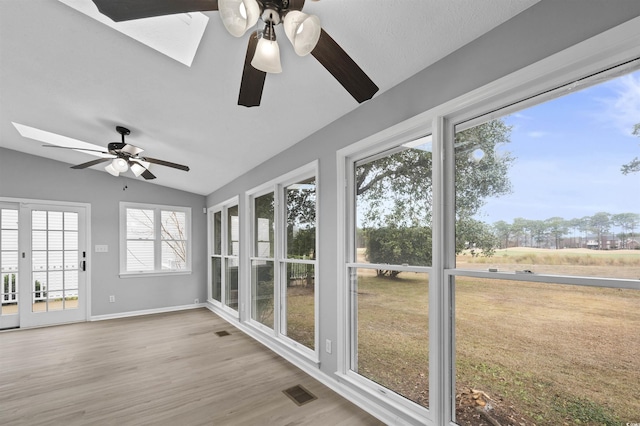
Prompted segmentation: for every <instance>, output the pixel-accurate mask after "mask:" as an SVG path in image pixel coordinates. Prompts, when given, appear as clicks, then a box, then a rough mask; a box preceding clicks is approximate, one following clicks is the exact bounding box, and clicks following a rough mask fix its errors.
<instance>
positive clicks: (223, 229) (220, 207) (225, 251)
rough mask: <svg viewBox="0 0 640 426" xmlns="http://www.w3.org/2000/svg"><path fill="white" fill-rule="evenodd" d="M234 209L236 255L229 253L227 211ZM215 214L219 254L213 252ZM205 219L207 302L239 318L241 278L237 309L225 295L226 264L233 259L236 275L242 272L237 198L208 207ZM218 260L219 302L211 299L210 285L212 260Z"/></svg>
mask: <svg viewBox="0 0 640 426" xmlns="http://www.w3.org/2000/svg"><path fill="white" fill-rule="evenodd" d="M234 207H236V208H237V209H238V233H239V235H238V254H237V255H233V254H230V253H229V242H230V240H229V235H228V234H229V223H228V221H229V220H228V217H229V209H231V208H234ZM217 213H220V215H221V222H220V253H216V252H215V244H216V239H217V238H216V234H215V226H213V223H214V218H215V215H216V214H217ZM207 217H208V227H209V228H208V238H207V241H208V259H209V262H208V263H209V266H208V268H207V269H208V278H209V279H208V284H207V301H208V302H209V303H211V304H213V305H214V306H216V307H219V308H221V309H223V310H224V311H225V312H227V313H229V314H230V315H232V316H233V317H235V318H236V319H237V318H239V317H240V316H239V312H240V311H241V306H242V300H243V299H242V283H241V277H240V275H238V309H237V310H236V309H233V308H232V307H230V306H228V305H227V303H226V299H227V297H226V296H227V295H226V287H227V285H226V284H227V276H226V266H225V265H226V262H227V261H228V260H229V259H235V260H236V261H237V262H238V274H240V271H241V270H242V263H243V262H242V260H241V259H242V257H241V253H242V250H243V248H242V245H243V243H244V241H243V240H242V229H241V228H242V211H241V209H240V204H239V197H237V196H236V197H233V198H230V199H228V200H226V201H224V202H222V203H219V204H216V205H215V206H213V207H209V208H208V209H207ZM214 258H216V259H220V268H221V272H220V274H221V276H220V301H218V300H216V299H214V298H213V295H212V290H211V283H212V280H213V270H212V269H213V268H212V266H211V260H212V259H214Z"/></svg>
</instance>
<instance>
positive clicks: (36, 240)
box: [31, 231, 47, 250]
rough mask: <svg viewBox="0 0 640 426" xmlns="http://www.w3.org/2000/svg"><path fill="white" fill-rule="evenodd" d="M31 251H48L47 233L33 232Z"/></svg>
mask: <svg viewBox="0 0 640 426" xmlns="http://www.w3.org/2000/svg"><path fill="white" fill-rule="evenodd" d="M31 249H32V250H46V249H47V231H32V232H31Z"/></svg>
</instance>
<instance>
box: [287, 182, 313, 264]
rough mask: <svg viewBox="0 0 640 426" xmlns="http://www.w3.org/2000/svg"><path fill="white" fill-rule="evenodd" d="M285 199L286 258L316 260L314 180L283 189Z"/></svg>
mask: <svg viewBox="0 0 640 426" xmlns="http://www.w3.org/2000/svg"><path fill="white" fill-rule="evenodd" d="M285 193H286V198H287V258H289V259H315V258H316V180H315V178H311V179H307V180H305V181H302V182H298V183H296V184H293V185H289V186H288V187H286V188H285Z"/></svg>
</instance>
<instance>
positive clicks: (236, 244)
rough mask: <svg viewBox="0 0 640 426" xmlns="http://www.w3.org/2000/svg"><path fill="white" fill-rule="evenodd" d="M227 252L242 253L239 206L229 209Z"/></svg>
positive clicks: (230, 253)
mask: <svg viewBox="0 0 640 426" xmlns="http://www.w3.org/2000/svg"><path fill="white" fill-rule="evenodd" d="M227 254H228V255H230V256H238V255H239V254H240V221H239V220H238V206H233V207H229V208H228V209H227Z"/></svg>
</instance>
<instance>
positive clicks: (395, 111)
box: [207, 0, 640, 375]
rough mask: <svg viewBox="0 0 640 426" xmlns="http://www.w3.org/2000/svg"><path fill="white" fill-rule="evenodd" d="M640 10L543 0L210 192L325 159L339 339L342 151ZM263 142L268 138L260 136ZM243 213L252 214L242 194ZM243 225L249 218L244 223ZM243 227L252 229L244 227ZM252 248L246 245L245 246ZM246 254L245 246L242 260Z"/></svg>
mask: <svg viewBox="0 0 640 426" xmlns="http://www.w3.org/2000/svg"><path fill="white" fill-rule="evenodd" d="M639 15H640V1H637V0H611V1H604V0H542V1H541V2H540V3H538V4H536V5H534V6H533V7H531V8H529V9H527V10H525V11H524V12H523V13H521V14H519V15H518V16H516V17H514V18H513V19H511V20H510V21H508V22H506V23H504V24H502V25H501V26H499V27H497V28H495V29H494V30H493V31H491V32H489V33H487V34H485V35H484V36H482V37H480V38H478V39H476V40H475V41H473V42H471V43H469V44H468V45H466V46H464V47H463V48H461V49H460V50H458V51H456V52H454V53H453V54H451V55H449V56H447V57H445V58H444V59H442V60H441V61H439V62H437V63H435V64H434V65H432V66H430V67H428V68H426V69H424V70H423V71H421V72H419V73H418V74H416V75H414V76H413V77H411V78H410V79H408V80H406V81H404V82H402V83H401V84H399V85H398V86H396V87H394V88H392V89H391V90H389V91H387V92H385V93H382V94H380V95H378V96H376V97H375V98H374V99H372V100H371V101H369V102H367V103H365V104H363V105H362V106H361V107H359V108H357V109H356V110H354V111H353V112H351V113H350V114H348V115H346V116H344V117H342V118H340V119H338V120H336V121H335V122H333V123H331V124H330V125H328V126H326V127H325V128H323V129H321V130H319V131H318V132H316V133H314V134H312V135H311V136H309V137H307V138H306V139H304V140H302V141H301V142H299V143H298V144H297V145H295V146H293V147H292V148H290V149H288V150H286V151H284V152H282V153H281V154H279V155H278V156H276V157H274V158H271V159H270V160H268V161H266V162H264V163H263V164H261V165H260V166H258V167H256V168H255V169H254V170H252V171H251V172H249V173H247V174H245V175H243V176H241V177H239V178H238V179H236V180H234V181H233V182H231V183H229V184H228V185H226V186H224V187H222V188H221V189H219V190H218V191H216V192H214V193H212V194H210V195H209V196H207V205H208V206H212V205H215V204H218V203H220V202H222V201H225V200H227V199H229V198H231V197H233V196H235V195H242V194H243V193H244V192H245V191H246V190H248V189H250V188H252V187H255V186H258V185H259V184H261V183H263V182H265V181H269V180H271V179H274V178H277V177H278V176H280V175H282V174H284V173H286V172H288V171H290V170H293V169H295V168H296V167H299V166H301V165H304V164H307V163H309V162H310V161H313V160H315V159H318V160H319V165H320V166H319V193H318V200H319V215H318V220H319V223H318V227H319V229H320V232H321V238H320V247H319V253H318V261H319V266H318V268H319V274H320V282H319V285H318V286H317V289H318V291H319V295H320V326H319V331H320V342H321V345H320V347H321V348H324V343H323V342H324V341H325V339H331V340H332V341H333V342H334V345H335V344H337V343H338V342H337V335H338V331H337V330H338V324H337V320H336V318H337V311H336V300H337V299H336V292H337V284H336V282H335V281H336V280H335V277H336V270H337V268H338V266H339V265H337V263H336V262H337V259H336V255H335V253H336V252H337V250H338V245H339V244H343V243H344V242H343V241H336V240H335V238H332V236H334V235H336V233H337V230H336V229H337V228H336V227H337V215H338V214H339V213H340V212H337V199H336V191H335V188H336V185H337V182H336V173H337V170H336V150H338V149H341V148H343V147H345V146H348V145H350V144H352V143H355V142H357V141H359V140H362V139H364V138H365V137H367V136H370V135H372V134H375V133H377V132H380V131H382V130H384V129H386V128H388V127H390V126H393V125H395V124H397V123H400V122H402V121H404V120H406V119H408V118H411V117H413V116H416V115H418V114H420V113H422V112H424V111H426V110H428V109H430V108H432V107H435V106H437V105H440V104H442V103H444V102H446V101H449V100H451V99H454V98H456V97H458V96H460V95H462V94H465V93H467V92H469V91H471V90H474V89H476V88H478V87H481V86H483V85H485V84H487V83H489V82H492V81H494V80H497V79H499V78H501V77H503V76H506V75H508V74H510V73H512V72H514V71H516V70H518V69H521V68H523V67H525V66H527V65H530V64H533V63H535V62H537V61H539V60H541V59H544V58H546V57H548V56H550V55H552V54H554V53H557V52H559V51H561V50H564V49H566V48H568V47H570V46H572V45H574V44H576V43H579V42H581V41H583V40H586V39H588V38H590V37H592V36H595V35H597V34H599V33H601V32H603V31H605V30H607V29H610V28H612V27H615V26H617V25H619V24H621V23H623V22H626V21H627V20H630V19H632V18H634V17H637V16H639ZM262 142H263V143H264V141H262ZM240 200H241V201H240V208H241V212H243V213H241V214H244V212H246V211H247V210H246V208H245V206H244V205H243V204H244V203H243V197H241V198H240ZM241 223H245V222H241ZM241 232H243V233H244V232H247V230H244V229H241ZM244 249H245V250H246V248H244ZM247 255H248V253H247V252H246V251H244V252H243V251H242V249H241V261H242V259H243V258H244V259H246V258H247V257H246V256H247ZM336 353H338V348H337V347H335V348H334V350H333V353H332V354H327V353H326V352H324V351H321V353H320V361H321V367H320V368H321V370H322V371H323V372H324V373H326V374H328V375H332V373H333V372H335V371H336V369H337V360H336Z"/></svg>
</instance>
